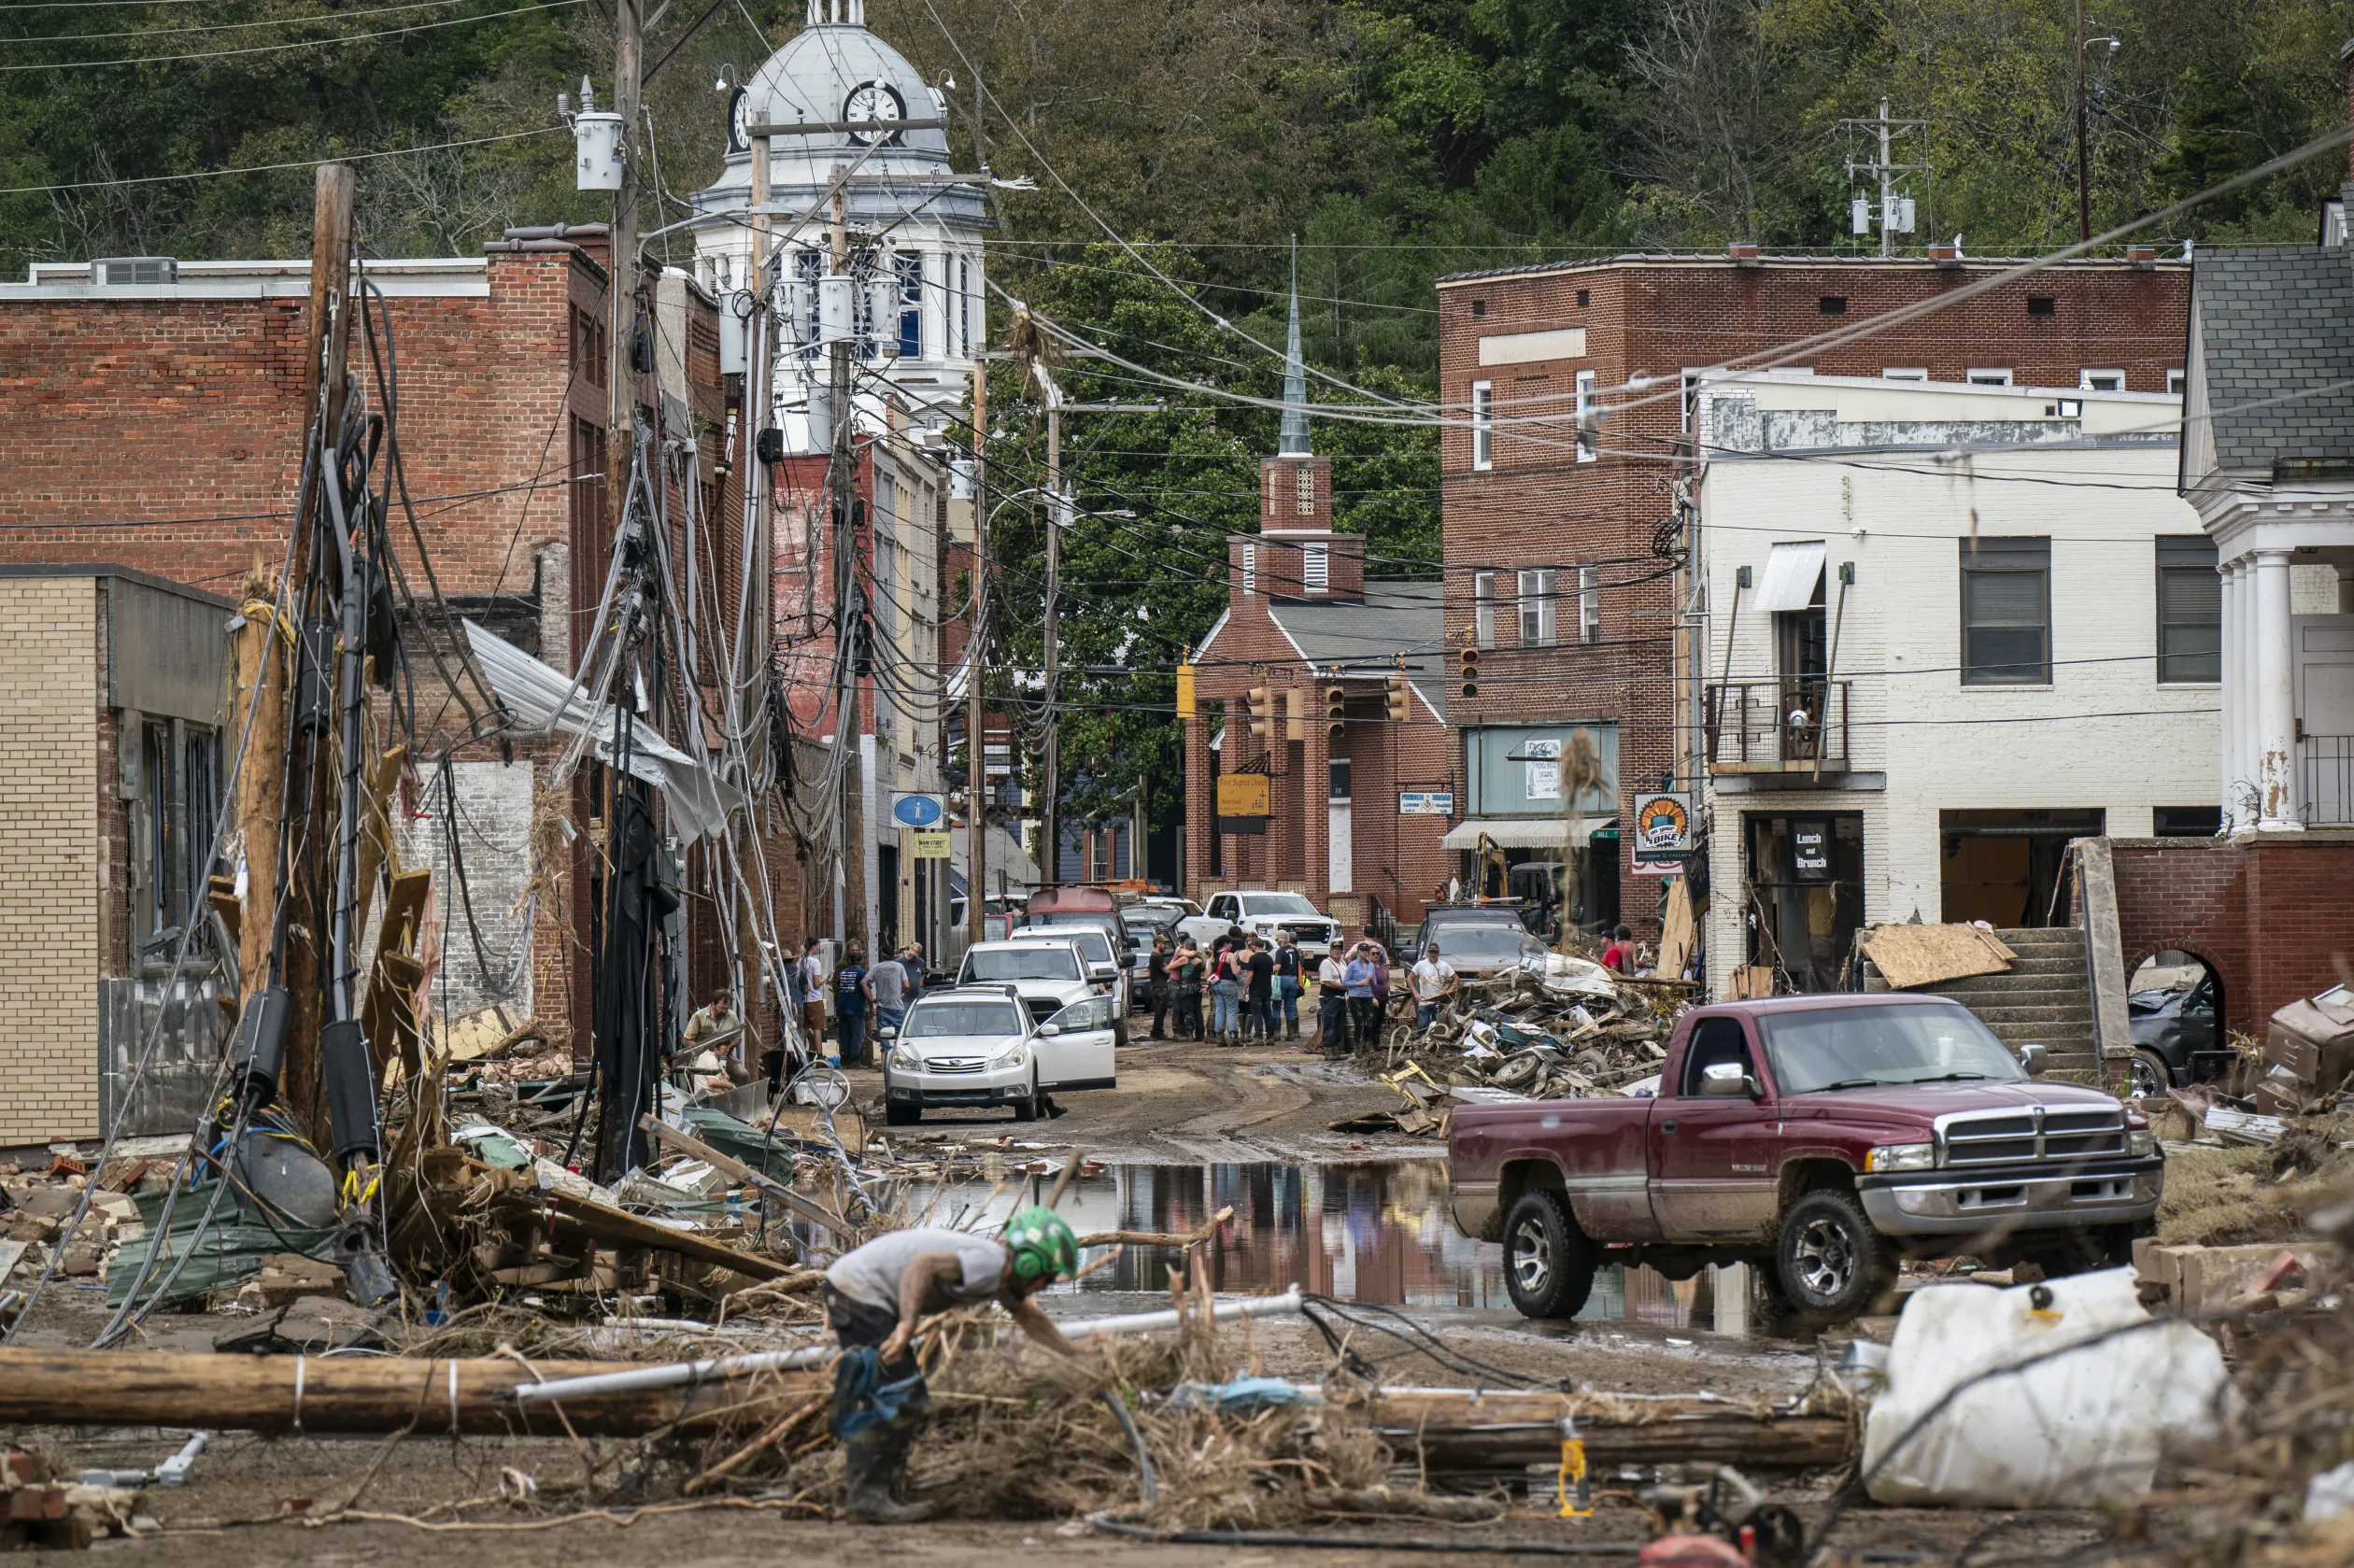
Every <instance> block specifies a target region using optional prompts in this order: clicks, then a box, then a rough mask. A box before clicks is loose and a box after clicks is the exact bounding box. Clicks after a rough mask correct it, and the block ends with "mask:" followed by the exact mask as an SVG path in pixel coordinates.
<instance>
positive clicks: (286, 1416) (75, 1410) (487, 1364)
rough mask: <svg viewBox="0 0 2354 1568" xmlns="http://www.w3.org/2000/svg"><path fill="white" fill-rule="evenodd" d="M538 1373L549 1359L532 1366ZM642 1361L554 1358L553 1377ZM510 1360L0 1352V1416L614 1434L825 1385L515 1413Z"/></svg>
mask: <svg viewBox="0 0 2354 1568" xmlns="http://www.w3.org/2000/svg"><path fill="white" fill-rule="evenodd" d="M545 1365H546V1369H547V1370H549V1371H554V1370H557V1369H558V1363H545ZM642 1367H643V1363H632V1362H565V1363H560V1369H561V1371H563V1372H564V1373H566V1374H579V1375H589V1376H593V1375H595V1374H599V1373H611V1372H630V1371H637V1370H641V1369H642ZM520 1373H521V1369H520V1368H519V1367H518V1365H517V1364H516V1363H515V1362H513V1361H509V1360H504V1359H501V1358H493V1357H484V1358H480V1359H475V1360H466V1361H440V1360H424V1359H421V1358H420V1359H417V1360H410V1359H408V1358H405V1357H397V1356H332V1357H325V1356H216V1355H179V1354H163V1353H155V1354H150V1353H146V1352H132V1351H122V1350H37V1349H14V1348H11V1349H0V1422H8V1423H11V1424H19V1423H21V1424H30V1425H45V1426H141V1427H146V1426H167V1427H196V1428H206V1429H211V1430H216V1431H219V1430H232V1431H242V1432H260V1433H268V1434H280V1433H297V1432H313V1433H317V1432H340V1433H382V1432H402V1431H414V1432H416V1433H418V1434H436V1435H438V1434H444V1433H449V1432H457V1433H461V1434H478V1435H499V1434H518V1435H520V1434H535V1435H540V1436H562V1435H563V1434H565V1431H566V1423H567V1422H569V1423H570V1429H571V1430H572V1431H574V1432H576V1433H578V1434H581V1435H582V1436H611V1437H627V1436H634V1435H637V1434H644V1433H647V1432H652V1431H654V1430H655V1429H656V1428H658V1427H662V1426H667V1425H670V1424H672V1423H674V1422H684V1423H686V1424H688V1425H690V1426H692V1425H698V1424H702V1423H707V1422H710V1421H713V1420H716V1419H718V1418H719V1417H720V1416H721V1414H722V1412H724V1413H725V1414H726V1416H727V1419H729V1420H773V1419H774V1418H775V1417H776V1416H778V1415H781V1414H783V1413H784V1412H785V1411H786V1410H787V1408H788V1407H791V1406H798V1405H800V1404H801V1403H804V1402H806V1401H807V1400H808V1399H810V1398H811V1397H812V1396H813V1395H815V1394H817V1393H819V1392H821V1391H824V1390H825V1389H828V1388H830V1386H831V1378H830V1377H829V1376H828V1375H827V1374H825V1373H822V1372H806V1373H801V1372H772V1373H770V1374H768V1375H767V1377H765V1378H764V1379H763V1380H761V1381H759V1382H758V1383H749V1382H738V1383H734V1384H726V1383H719V1384H709V1383H705V1384H689V1385H675V1386H671V1387H664V1388H650V1389H649V1388H622V1389H617V1390H614V1391H609V1392H601V1393H596V1394H593V1395H582V1396H578V1397H574V1398H567V1399H565V1400H563V1401H562V1402H561V1406H560V1408H561V1411H562V1416H561V1418H560V1417H559V1416H558V1414H557V1406H556V1405H555V1404H554V1402H549V1403H547V1404H546V1406H544V1407H541V1408H537V1409H532V1408H527V1407H526V1406H524V1405H523V1404H522V1403H521V1402H519V1401H518V1400H517V1399H516V1398H515V1388H516V1383H517V1379H518V1375H519V1374H520Z"/></svg>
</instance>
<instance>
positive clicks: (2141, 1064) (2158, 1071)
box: [2125, 1049, 2174, 1100]
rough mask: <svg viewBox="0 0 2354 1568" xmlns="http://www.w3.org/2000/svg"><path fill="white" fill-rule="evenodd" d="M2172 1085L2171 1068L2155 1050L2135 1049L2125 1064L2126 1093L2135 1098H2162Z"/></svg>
mask: <svg viewBox="0 0 2354 1568" xmlns="http://www.w3.org/2000/svg"><path fill="white" fill-rule="evenodd" d="M2173 1086H2174V1072H2173V1069H2171V1068H2169V1067H2167V1066H2166V1059H2165V1058H2164V1057H2163V1056H2161V1055H2159V1054H2158V1052H2155V1051H2150V1050H2147V1049H2145V1050H2139V1051H2135V1052H2134V1054H2133V1056H2132V1057H2131V1058H2130V1059H2129V1060H2128V1061H2127V1062H2126V1064H2125V1089H2126V1093H2127V1094H2129V1095H2132V1096H2133V1097H2134V1098H2135V1099H2141V1100H2162V1099H2164V1098H2165V1097H2166V1091H2167V1090H2168V1089H2170V1088H2172V1087H2173Z"/></svg>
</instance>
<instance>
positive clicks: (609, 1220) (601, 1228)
mask: <svg viewBox="0 0 2354 1568" xmlns="http://www.w3.org/2000/svg"><path fill="white" fill-rule="evenodd" d="M546 1196H547V1207H548V1208H552V1209H554V1210H555V1211H556V1212H557V1213H558V1214H559V1215H560V1216H562V1217H563V1218H564V1219H565V1220H568V1221H570V1222H572V1223H573V1224H574V1225H577V1226H578V1227H579V1228H580V1229H582V1230H583V1231H586V1232H588V1234H589V1235H590V1236H594V1237H596V1238H597V1239H598V1240H599V1241H603V1242H608V1243H612V1244H615V1245H619V1246H626V1247H652V1248H660V1249H662V1250H667V1251H672V1252H676V1253H677V1254H678V1255H679V1256H681V1257H684V1258H692V1259H693V1260H694V1261H695V1262H697V1263H699V1264H710V1265H711V1266H713V1267H715V1268H725V1269H732V1270H733V1271H734V1272H736V1273H738V1274H741V1275H743V1276H744V1278H747V1279H781V1278H784V1277H785V1276H786V1275H787V1274H790V1273H792V1272H794V1269H793V1265H792V1264H787V1263H779V1262H778V1261H777V1260H776V1259H774V1258H764V1257H762V1256H760V1255H759V1253H757V1252H745V1251H742V1250H738V1249H736V1248H733V1247H730V1246H727V1245H725V1244H724V1243H721V1242H717V1241H714V1240H712V1239H711V1238H710V1237H709V1236H698V1235H696V1234H695V1233H694V1232H692V1231H677V1230H673V1229H671V1228H670V1227H669V1226H668V1225H659V1224H656V1223H655V1222H653V1221H651V1220H648V1219H646V1218H645V1217H644V1216H642V1215H637V1214H631V1213H628V1212H626V1211H625V1210H622V1209H618V1208H607V1207H606V1206H605V1205H603V1204H601V1203H598V1202H595V1201H594V1200H592V1199H588V1198H579V1197H574V1196H573V1195H572V1194H570V1193H566V1192H562V1191H560V1190H556V1189H550V1190H549V1191H548V1193H547V1194H546Z"/></svg>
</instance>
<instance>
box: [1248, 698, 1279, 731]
mask: <svg viewBox="0 0 2354 1568" xmlns="http://www.w3.org/2000/svg"><path fill="white" fill-rule="evenodd" d="M1250 696H1251V739H1252V740H1254V741H1268V740H1272V739H1273V738H1274V735H1275V693H1274V691H1273V690H1272V689H1271V688H1269V687H1267V686H1253V687H1252V688H1251V694H1250Z"/></svg>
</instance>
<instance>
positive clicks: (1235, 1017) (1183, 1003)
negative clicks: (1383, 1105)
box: [1146, 926, 1390, 1052]
mask: <svg viewBox="0 0 2354 1568" xmlns="http://www.w3.org/2000/svg"><path fill="white" fill-rule="evenodd" d="M1311 965H1313V968H1312V970H1311V968H1310V966H1311ZM1146 975H1147V982H1146V996H1147V997H1148V998H1149V1000H1150V1002H1151V1004H1152V1010H1153V1032H1152V1037H1151V1038H1154V1039H1170V1038H1175V1039H1198V1040H1206V1041H1208V1042H1210V1043H1212V1044H1215V1045H1241V1044H1243V1043H1244V1042H1246V1041H1250V1040H1279V1039H1280V1040H1297V1039H1298V1038H1300V1029H1299V1013H1300V1005H1301V1003H1302V1001H1303V1000H1311V998H1310V996H1309V987H1310V986H1311V985H1313V986H1314V987H1315V991H1314V995H1313V997H1312V1009H1313V1010H1312V1014H1311V1018H1312V1029H1313V1031H1314V1033H1313V1038H1312V1040H1311V1042H1310V1043H1312V1044H1315V1045H1319V1046H1321V1047H1323V1048H1324V1049H1325V1050H1326V1051H1334V1052H1338V1051H1346V1050H1350V1049H1352V1048H1353V1047H1354V1046H1356V1045H1358V1044H1361V1043H1363V1044H1369V1043H1371V1042H1373V1041H1375V1040H1377V1039H1378V1038H1380V1035H1381V1027H1382V1017H1383V1010H1385V1008H1386V1007H1387V1005H1388V1001H1389V983H1390V961H1389V953H1388V951H1387V950H1386V949H1385V948H1383V946H1382V944H1381V943H1380V942H1379V941H1376V940H1375V939H1373V938H1372V937H1371V936H1370V935H1369V934H1368V935H1367V936H1366V937H1365V938H1363V939H1360V940H1358V941H1356V942H1354V943H1351V942H1345V941H1336V942H1334V943H1333V944H1332V948H1331V951H1330V952H1329V953H1327V954H1324V955H1323V956H1322V957H1320V958H1312V957H1310V956H1309V955H1307V954H1303V953H1302V952H1301V950H1300V947H1299V944H1298V942H1297V941H1295V940H1294V939H1293V938H1292V936H1291V933H1289V932H1288V931H1285V932H1279V933H1278V934H1277V935H1276V936H1275V937H1273V938H1272V939H1270V938H1268V937H1265V936H1262V935H1259V934H1256V933H1254V932H1247V931H1244V930H1242V929H1241V927H1239V926H1234V927H1229V928H1227V930H1226V931H1225V932H1223V933H1221V934H1220V935H1219V936H1218V937H1217V939H1215V940H1213V941H1212V942H1211V943H1210V944H1209V945H1208V946H1207V947H1206V948H1205V947H1203V946H1202V945H1200V944H1198V943H1197V942H1196V941H1195V939H1193V938H1192V937H1190V936H1187V935H1184V934H1183V933H1179V934H1177V935H1175V936H1174V937H1172V936H1171V935H1170V933H1168V932H1162V933H1161V934H1160V935H1158V936H1156V937H1155V938H1154V939H1153V953H1152V957H1151V959H1150V960H1149V962H1148V965H1147V969H1146Z"/></svg>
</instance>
